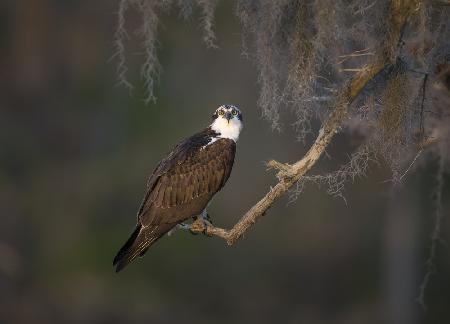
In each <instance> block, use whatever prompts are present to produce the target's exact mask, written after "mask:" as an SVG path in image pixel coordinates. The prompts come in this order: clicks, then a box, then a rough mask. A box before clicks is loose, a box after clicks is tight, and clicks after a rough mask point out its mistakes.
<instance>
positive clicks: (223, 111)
mask: <svg viewBox="0 0 450 324" xmlns="http://www.w3.org/2000/svg"><path fill="white" fill-rule="evenodd" d="M212 119H213V122H212V124H211V129H212V130H214V131H215V132H217V133H219V134H220V135H219V137H220V138H229V139H232V140H233V141H235V142H236V141H237V140H238V138H239V133H240V132H241V130H242V127H243V123H242V112H241V111H240V110H239V108H238V107H236V106H233V105H222V106H220V107H219V108H217V109H216V111H215V112H214V115H212Z"/></svg>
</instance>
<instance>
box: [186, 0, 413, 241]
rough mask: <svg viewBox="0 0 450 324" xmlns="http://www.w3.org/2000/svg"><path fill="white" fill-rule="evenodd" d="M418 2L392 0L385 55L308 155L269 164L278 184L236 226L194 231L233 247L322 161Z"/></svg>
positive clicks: (348, 88) (356, 84)
mask: <svg viewBox="0 0 450 324" xmlns="http://www.w3.org/2000/svg"><path fill="white" fill-rule="evenodd" d="M419 3H420V1H418V0H392V1H391V4H390V12H389V18H388V22H387V23H388V27H389V29H388V33H387V35H386V39H385V40H384V42H383V44H382V45H381V46H380V48H381V51H380V52H379V53H378V55H377V56H376V57H377V58H378V59H377V60H376V61H375V62H374V63H372V64H370V65H367V66H365V67H362V68H360V69H358V71H357V73H355V76H354V77H353V78H352V79H351V80H349V82H347V84H346V85H344V87H343V88H342V90H341V91H340V92H339V93H340V94H341V95H340V96H339V97H338V98H337V100H336V103H335V104H334V105H333V108H332V110H331V113H330V115H329V117H328V119H327V120H326V121H325V122H324V124H323V126H322V128H321V129H320V131H319V135H318V136H317V138H316V140H315V141H314V143H313V145H312V146H311V148H310V149H309V151H308V152H307V153H306V155H305V156H304V157H303V158H302V159H301V160H299V161H297V162H295V163H294V164H286V163H280V162H277V161H269V162H268V164H267V165H268V166H269V167H270V168H274V169H277V170H278V173H277V178H278V180H279V181H278V183H277V184H276V185H275V187H273V188H271V190H270V191H269V192H268V193H267V194H266V195H265V196H264V197H263V198H262V199H261V200H260V201H258V202H257V203H256V204H255V205H254V206H253V207H251V208H250V210H248V211H247V212H246V213H245V215H244V216H242V218H241V219H240V220H239V221H238V222H237V223H236V224H235V225H234V226H233V228H232V229H230V230H226V229H222V228H218V227H214V226H206V225H205V224H204V222H202V220H201V219H198V220H196V221H195V222H194V223H193V224H192V226H191V231H192V232H194V233H205V234H206V235H209V236H213V235H215V236H218V237H221V238H223V239H224V240H226V241H227V243H228V244H229V245H233V244H234V243H235V242H236V241H237V240H238V239H239V238H241V237H242V236H243V235H244V233H245V232H246V231H247V230H248V229H249V228H250V227H251V226H252V225H253V224H254V223H256V221H257V220H258V219H259V218H261V217H262V216H264V214H265V213H266V212H267V210H268V209H269V208H270V207H272V205H273V204H274V203H275V201H277V200H278V199H279V198H280V197H282V196H283V195H284V194H286V192H287V191H288V190H289V189H290V188H291V187H292V186H293V185H294V184H295V183H296V182H297V181H298V180H300V179H301V178H302V177H303V176H304V175H305V174H306V173H307V172H308V171H309V170H310V169H311V168H312V167H313V166H314V165H315V163H316V162H317V161H318V159H319V158H320V156H321V155H322V153H323V152H324V151H325V148H326V147H327V146H328V145H329V144H330V142H331V140H332V139H333V137H334V136H335V135H336V134H337V133H338V132H339V130H340V128H341V127H342V125H343V122H344V120H345V118H346V116H347V111H348V107H349V106H350V104H351V103H352V102H353V101H354V100H355V99H356V98H357V97H358V95H359V94H360V93H361V91H362V90H363V89H364V88H365V87H366V85H367V84H368V83H369V82H370V81H371V80H372V79H373V78H374V77H375V76H377V75H378V74H379V73H380V72H382V71H383V70H384V69H385V68H387V67H389V66H391V64H392V63H394V62H395V60H396V58H397V56H398V52H399V50H400V48H401V45H402V44H401V43H402V34H403V30H404V28H405V25H406V22H407V20H408V17H409V16H410V15H411V14H412V13H413V12H414V11H415V10H416V9H417V7H418V4H419Z"/></svg>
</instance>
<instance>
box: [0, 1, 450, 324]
mask: <svg viewBox="0 0 450 324" xmlns="http://www.w3.org/2000/svg"><path fill="white" fill-rule="evenodd" d="M224 2H225V1H223V2H222V3H221V5H220V6H219V8H218V11H217V12H218V15H217V17H216V18H217V26H216V32H217V36H218V42H217V43H218V46H219V49H218V50H207V49H206V48H205V45H204V44H203V43H202V35H201V33H202V30H201V26H200V22H199V20H198V16H197V15H195V16H194V18H193V19H191V20H190V21H183V20H181V19H177V17H178V12H176V11H171V12H169V13H167V14H166V15H164V16H163V19H162V23H163V26H162V28H161V29H160V31H161V33H160V41H161V49H160V51H159V57H160V59H161V62H162V65H163V69H164V72H163V74H162V77H161V81H160V83H159V85H158V87H157V88H156V95H157V96H158V101H157V103H156V104H150V105H145V104H144V103H143V98H144V96H145V94H144V93H143V91H142V89H141V85H142V83H141V81H139V75H138V69H139V65H140V64H141V62H142V61H141V57H140V56H139V55H137V54H139V51H141V49H140V48H139V44H137V40H136V37H133V39H132V40H131V41H129V42H127V46H128V51H127V55H128V60H129V65H130V73H129V78H130V79H131V80H132V82H133V83H134V84H135V85H136V89H135V91H133V93H132V96H129V93H128V92H127V90H126V89H125V88H123V87H118V86H116V78H117V75H116V71H115V69H116V66H115V64H116V61H114V60H113V61H109V59H110V58H111V57H112V56H113V53H114V49H113V37H114V31H115V24H116V14H115V13H116V11H117V3H116V1H105V0H103V1H86V0H84V1H56V0H41V1H23V0H22V1H20V0H19V1H12V0H9V1H2V3H1V4H0V71H1V73H0V217H1V218H0V220H1V226H0V322H1V323H116V322H117V323H123V322H136V323H309V324H315V323H346V324H347V323H396V324H402V323H405V324H406V323H408V324H413V323H448V322H449V321H450V310H449V307H448V306H449V305H450V279H449V270H450V262H449V250H448V247H446V246H444V245H439V247H438V255H437V260H436V266H437V274H436V275H435V276H433V277H432V281H431V283H430V285H429V287H428V290H427V294H426V302H427V304H428V306H429V307H428V310H427V312H424V311H423V310H422V308H421V307H420V306H419V304H418V303H417V302H415V298H416V297H417V296H418V294H419V285H420V282H421V280H422V278H423V275H424V271H425V262H426V259H427V257H428V250H427V249H428V247H429V244H430V241H429V236H430V235H431V230H432V225H433V224H432V222H433V215H434V211H433V210H434V209H433V204H432V203H433V200H432V191H433V188H434V186H435V179H434V173H435V172H436V165H435V163H434V162H433V161H431V160H430V161H429V163H428V165H427V166H422V167H420V168H418V169H415V170H413V171H411V172H410V174H409V177H408V179H407V180H406V181H405V183H404V185H403V186H401V187H399V188H396V189H394V190H393V189H392V188H391V187H390V184H389V183H385V182H383V181H384V180H386V179H389V177H390V175H389V173H388V172H387V170H386V169H385V168H384V167H383V166H382V165H378V164H372V165H371V168H370V171H369V173H368V175H367V177H365V178H362V179H357V180H356V181H355V182H354V183H353V184H348V185H347V187H346V189H345V192H344V194H345V198H346V202H345V201H344V200H343V199H339V198H333V197H330V196H328V195H327V194H326V193H325V191H326V188H317V187H315V186H313V185H309V186H308V187H307V188H306V190H305V192H304V193H303V194H302V195H301V196H300V197H299V199H298V200H296V201H295V202H292V203H289V199H288V197H286V198H285V199H282V200H281V201H279V202H278V203H277V204H276V205H275V206H274V207H273V208H272V209H270V211H269V212H268V213H267V215H266V217H264V218H263V219H262V220H261V221H260V222H258V223H257V224H256V225H255V226H254V227H252V229H251V230H250V231H249V232H248V233H247V234H246V235H245V238H244V239H243V240H241V241H240V242H238V244H236V245H235V246H234V247H228V246H226V244H225V242H224V241H222V240H220V239H218V238H206V237H204V236H201V235H198V236H192V235H190V234H189V233H186V232H177V233H176V234H175V235H174V236H172V237H170V238H164V239H162V240H161V241H160V242H159V243H158V244H156V245H155V246H154V247H153V248H152V249H151V250H150V252H149V253H147V255H146V257H145V258H144V259H141V260H139V261H138V262H135V263H134V264H132V265H131V266H130V267H129V268H127V269H126V270H125V271H124V272H122V273H120V274H119V275H117V274H116V273H114V271H113V268H112V265H111V261H112V258H113V256H114V254H115V252H116V251H117V249H118V248H119V247H120V246H121V244H122V243H123V241H124V240H125V239H126V238H127V236H128V235H129V233H130V232H131V230H132V229H133V227H134V224H135V213H136V211H137V208H138V206H139V204H140V202H141V199H142V195H143V194H144V190H145V183H146V178H147V176H148V175H149V173H150V172H151V171H152V170H153V167H154V166H155V164H156V163H157V162H158V161H159V160H160V159H161V158H162V157H163V156H164V154H166V153H167V152H168V151H170V149H171V147H172V145H174V144H175V143H176V142H177V141H179V140H181V139H183V138H184V137H186V136H189V135H190V134H192V133H194V132H196V131H198V130H200V129H202V128H203V127H205V126H207V125H208V124H209V122H210V116H211V114H212V112H213V111H214V110H215V109H216V107H217V106H218V105H220V104H222V103H232V104H236V105H238V106H239V107H241V109H242V110H243V113H244V122H245V128H244V130H243V133H242V134H241V138H240V140H239V143H238V150H237V157H236V161H235V167H234V169H233V173H232V176H231V178H230V180H229V182H228V184H227V186H226V187H225V188H224V189H223V190H222V192H221V193H220V194H219V195H218V196H217V197H216V198H215V199H214V202H213V203H212V204H211V206H210V208H209V212H210V214H211V215H212V217H213V219H214V222H215V224H217V225H219V226H223V227H230V226H232V225H233V224H234V223H235V222H236V221H237V220H238V219H239V217H240V216H241V215H243V213H244V212H245V211H246V210H247V209H248V208H249V207H251V206H252V205H253V204H254V203H255V202H256V201H257V200H258V199H260V198H261V197H262V196H263V195H264V193H265V192H267V191H268V190H269V188H270V186H271V185H274V184H275V177H274V176H273V173H271V172H266V167H265V165H264V161H267V160H269V159H271V158H276V159H277V160H279V161H290V162H292V161H295V160H297V159H299V158H300V157H301V156H302V154H304V152H305V151H306V149H307V146H308V143H309V142H310V140H311V138H310V139H308V142H307V143H306V144H303V143H300V142H297V141H295V133H294V132H293V131H292V129H291V128H290V125H291V123H292V120H290V118H293V116H291V115H289V114H286V115H284V116H283V122H284V125H285V128H284V131H283V132H282V133H277V132H272V131H271V129H270V124H269V123H267V122H265V121H264V120H262V119H261V118H260V113H259V111H258V108H257V107H256V102H257V99H258V86H257V73H256V69H255V66H254V64H253V63H252V62H251V60H248V59H246V58H245V57H243V56H242V55H241V35H240V29H239V28H240V26H239V22H238V21H237V19H236V18H235V16H234V14H233V10H234V8H232V7H231V6H230V5H227V4H224ZM197 14H198V13H197ZM128 18H129V24H128V26H129V27H130V28H131V29H132V28H134V27H136V26H138V25H139V22H140V20H139V19H140V17H139V15H137V14H136V13H135V14H130V15H129V16H128ZM130 34H131V35H132V36H134V35H133V34H132V33H130ZM357 145H358V143H357V142H356V141H355V140H354V139H353V138H350V137H349V136H345V135H342V136H339V137H338V138H337V139H336V140H335V141H334V142H333V144H332V146H331V147H330V148H329V149H328V150H327V153H328V155H329V156H324V157H323V158H322V161H321V162H320V163H319V165H318V166H317V167H316V168H315V169H314V173H321V172H322V173H323V172H326V171H327V170H328V171H330V170H335V169H337V168H338V166H339V165H340V164H342V163H344V162H346V161H347V159H348V155H349V154H350V153H351V152H353V151H354V150H355V149H356V147H357ZM448 179H449V178H448V176H447V178H446V179H445V180H446V184H448ZM443 197H444V209H443V213H444V216H448V210H449V199H448V197H449V190H448V185H446V187H445V189H444V193H443ZM449 234H450V229H449V222H448V218H444V221H443V223H442V237H443V238H444V239H448V237H449Z"/></svg>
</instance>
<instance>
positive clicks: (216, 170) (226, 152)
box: [139, 139, 236, 227]
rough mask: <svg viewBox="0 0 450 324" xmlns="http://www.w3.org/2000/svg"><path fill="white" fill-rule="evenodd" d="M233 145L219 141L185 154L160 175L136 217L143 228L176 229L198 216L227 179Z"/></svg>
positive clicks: (225, 141) (222, 140)
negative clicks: (178, 225) (165, 225)
mask: <svg viewBox="0 0 450 324" xmlns="http://www.w3.org/2000/svg"><path fill="white" fill-rule="evenodd" d="M235 150H236V144H235V143H234V141H232V140H229V139H219V140H217V141H216V142H214V143H213V144H211V145H208V146H206V147H201V148H199V149H198V150H196V151H195V152H192V153H191V154H186V155H185V156H183V157H182V158H180V159H178V160H177V162H176V163H173V165H172V167H171V168H170V169H168V170H167V171H166V172H165V173H163V174H161V175H160V176H159V178H158V180H157V181H156V182H155V184H154V185H153V189H152V191H151V193H150V194H149V195H148V196H147V200H146V201H145V202H144V203H143V206H142V208H141V210H140V214H139V222H140V224H141V225H143V226H144V227H145V226H159V225H163V224H167V225H169V224H170V225H172V226H175V225H176V224H178V223H181V222H183V221H185V220H186V219H189V218H191V217H193V216H195V215H198V214H200V213H201V212H202V211H203V209H204V208H205V207H206V205H207V204H208V202H209V201H210V200H211V198H212V197H213V196H214V194H215V193H216V192H217V191H219V190H220V189H221V188H222V187H223V185H224V184H225V182H226V181H227V180H228V177H229V176H230V173H231V169H232V166H233V161H234V155H235Z"/></svg>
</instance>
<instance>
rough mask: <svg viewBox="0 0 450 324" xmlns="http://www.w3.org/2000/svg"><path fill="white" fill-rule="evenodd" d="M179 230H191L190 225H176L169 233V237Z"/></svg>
mask: <svg viewBox="0 0 450 324" xmlns="http://www.w3.org/2000/svg"><path fill="white" fill-rule="evenodd" d="M179 229H186V230H187V229H190V226H189V225H188V224H185V223H180V224H177V225H175V226H174V227H173V228H172V229H171V230H170V231H169V232H167V235H168V236H171V235H172V234H173V233H175V232H176V231H177V230H179Z"/></svg>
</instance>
